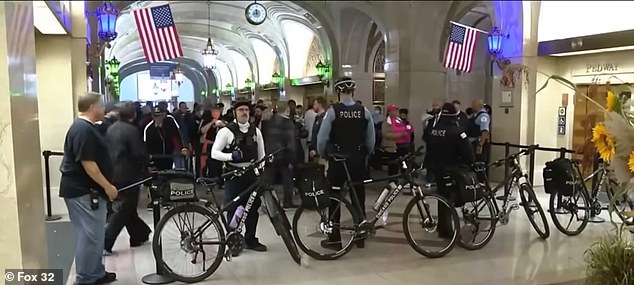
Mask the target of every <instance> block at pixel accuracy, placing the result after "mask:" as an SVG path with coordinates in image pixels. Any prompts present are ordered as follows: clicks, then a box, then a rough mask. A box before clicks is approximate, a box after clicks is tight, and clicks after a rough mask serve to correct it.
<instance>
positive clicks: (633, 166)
mask: <svg viewBox="0 0 634 285" xmlns="http://www.w3.org/2000/svg"><path fill="white" fill-rule="evenodd" d="M627 166H628V167H629V168H630V171H631V172H634V150H633V151H632V152H630V159H628V160H627Z"/></svg>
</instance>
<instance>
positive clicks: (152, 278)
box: [141, 186, 175, 284]
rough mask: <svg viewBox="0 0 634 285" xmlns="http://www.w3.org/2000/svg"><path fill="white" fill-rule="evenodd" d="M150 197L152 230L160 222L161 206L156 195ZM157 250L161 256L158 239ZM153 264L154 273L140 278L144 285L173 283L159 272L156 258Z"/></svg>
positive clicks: (159, 268)
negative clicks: (154, 267) (154, 265)
mask: <svg viewBox="0 0 634 285" xmlns="http://www.w3.org/2000/svg"><path fill="white" fill-rule="evenodd" d="M152 187H153V186H150V191H155V189H153V188H152ZM151 196H152V211H153V213H152V217H153V220H154V229H156V226H157V225H158V223H159V221H160V220H161V205H160V204H159V197H158V196H159V195H158V193H153V195H151ZM154 234H155V235H156V234H157V233H156V232H154ZM158 248H159V250H158V254H159V255H160V256H162V255H163V251H162V250H161V248H162V244H161V240H160V239H159V245H158ZM154 264H156V273H151V274H148V275H145V276H143V278H141V281H142V282H143V283H144V284H169V283H172V282H174V281H175V280H174V279H173V278H172V277H170V276H168V275H166V274H165V273H164V272H163V270H161V267H160V266H159V263H158V261H157V260H156V256H154Z"/></svg>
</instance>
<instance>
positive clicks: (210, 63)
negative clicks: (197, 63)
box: [202, 38, 218, 69]
mask: <svg viewBox="0 0 634 285" xmlns="http://www.w3.org/2000/svg"><path fill="white" fill-rule="evenodd" d="M202 55H203V67H205V68H206V69H214V68H216V57H217V56H218V50H216V49H215V48H214V44H213V42H212V40H211V38H207V47H205V49H204V50H203V51H202Z"/></svg>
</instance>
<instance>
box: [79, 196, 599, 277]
mask: <svg viewBox="0 0 634 285" xmlns="http://www.w3.org/2000/svg"><path fill="white" fill-rule="evenodd" d="M377 192H378V191H376V190H368V193H369V197H368V199H367V201H368V204H370V203H373V202H374V200H375V199H376V196H377V194H376V193H377ZM537 192H538V193H542V194H539V196H540V200H541V202H542V205H544V208H547V206H546V205H548V200H547V198H548V197H547V196H546V195H545V194H543V190H542V189H537ZM408 200H409V196H404V195H401V196H399V197H398V198H397V199H396V201H395V202H394V204H393V205H392V207H391V208H390V212H392V213H394V214H392V215H390V218H389V219H388V226H387V227H386V229H382V230H378V232H377V236H376V237H374V238H373V239H370V240H369V241H367V242H366V247H365V248H364V249H357V248H355V249H353V251H352V252H350V253H349V254H348V255H346V256H344V257H343V258H341V259H339V260H335V261H317V260H313V259H310V258H309V257H306V256H305V261H306V262H304V263H305V264H303V265H302V266H298V265H297V264H295V263H294V262H293V261H292V260H291V258H290V256H289V255H288V252H287V251H286V248H285V247H284V245H283V243H282V241H281V239H279V238H278V237H277V236H276V235H275V234H274V231H273V227H272V226H271V224H270V222H269V220H268V218H265V217H262V218H261V219H260V223H259V228H258V231H259V237H260V240H261V242H263V243H264V244H266V245H267V246H268V247H269V251H268V252H266V253H256V252H250V251H245V252H244V253H243V254H242V255H241V256H240V257H238V258H235V259H233V260H232V262H230V263H229V262H226V261H223V263H222V264H221V265H220V268H219V269H218V270H217V271H216V272H215V273H214V274H213V275H212V276H210V277H209V278H208V279H207V280H206V281H204V282H201V283H198V284H218V285H229V284H231V285H233V284H296V285H308V284H328V285H337V284H342V285H349V284H364V285H374V284H377V285H378V284H417V285H426V284H430V285H436V284H444V285H467V284H469V285H475V284H486V285H498V284H499V285H507V284H518V285H520V284H521V285H524V284H526V285H529V284H583V281H582V280H583V277H584V264H583V252H584V250H585V249H586V248H587V247H588V246H589V245H590V244H591V243H592V242H593V241H594V240H595V239H596V238H597V237H598V236H599V235H601V234H602V233H604V232H605V231H607V230H609V229H611V225H610V223H607V222H606V223H602V224H589V225H588V227H587V228H586V230H585V231H584V232H583V233H582V234H581V235H579V236H576V237H568V236H565V235H563V234H561V233H560V232H558V231H557V229H556V228H555V226H554V225H553V224H552V221H551V220H550V216H549V223H550V229H551V236H550V238H549V239H548V240H546V241H541V240H539V239H538V238H537V234H536V233H535V232H534V231H533V229H532V228H531V226H530V224H529V223H528V220H527V218H526V215H525V214H524V212H523V210H521V209H520V210H519V211H515V212H513V214H512V217H511V221H510V222H509V224H507V225H503V226H498V228H497V230H496V233H495V236H494V237H493V239H492V240H491V242H490V243H489V244H488V245H487V246H486V247H485V248H483V249H481V250H479V251H467V250H464V249H462V248H459V247H458V246H456V247H455V248H454V250H453V251H452V252H451V253H449V254H448V255H447V256H445V257H443V258H439V259H428V258H425V257H423V256H421V255H419V254H418V253H416V252H415V251H414V250H412V249H411V248H410V246H409V245H408V244H407V242H406V241H405V238H402V239H397V238H396V237H402V226H401V218H400V216H401V215H398V214H397V213H399V212H400V211H402V209H403V208H404V206H405V203H406V202H407V201H408ZM368 208H369V207H368ZM140 211H141V214H142V216H143V218H144V219H145V220H146V221H151V212H148V211H146V210H140ZM292 214H293V212H292V211H291V212H290V213H288V215H289V217H291V218H292ZM602 216H603V217H604V218H607V213H605V212H604V213H602ZM390 237H393V238H390ZM127 240H128V236H127V233H126V232H125V230H124V232H123V233H122V234H121V236H120V237H119V240H118V242H117V244H116V245H115V248H114V250H115V255H113V256H108V257H105V264H106V268H107V270H109V271H112V272H116V273H117V274H118V277H119V280H118V282H116V283H113V284H125V285H129V284H142V282H141V278H142V277H143V276H144V275H146V274H148V273H152V272H154V260H153V257H152V251H151V246H150V244H145V245H143V246H141V247H138V248H134V249H131V248H129V247H128V242H127ZM73 279H74V272H73V269H71V274H70V278H69V282H68V284H72V280H73ZM174 284H177V283H174Z"/></svg>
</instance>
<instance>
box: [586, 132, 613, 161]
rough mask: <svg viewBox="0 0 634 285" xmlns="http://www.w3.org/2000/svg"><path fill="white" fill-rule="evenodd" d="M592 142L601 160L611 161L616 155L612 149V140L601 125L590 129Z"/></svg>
mask: <svg viewBox="0 0 634 285" xmlns="http://www.w3.org/2000/svg"><path fill="white" fill-rule="evenodd" d="M592 142H593V143H594V146H595V147H596V148H597V151H598V152H599V155H601V158H602V159H603V160H605V161H610V160H612V157H614V154H615V153H616V150H615V149H614V138H613V137H612V136H611V135H610V133H608V130H607V129H606V128H605V125H604V124H603V123H599V124H597V125H596V126H594V128H592Z"/></svg>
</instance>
